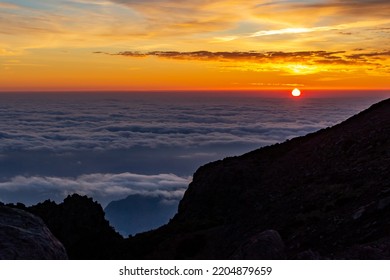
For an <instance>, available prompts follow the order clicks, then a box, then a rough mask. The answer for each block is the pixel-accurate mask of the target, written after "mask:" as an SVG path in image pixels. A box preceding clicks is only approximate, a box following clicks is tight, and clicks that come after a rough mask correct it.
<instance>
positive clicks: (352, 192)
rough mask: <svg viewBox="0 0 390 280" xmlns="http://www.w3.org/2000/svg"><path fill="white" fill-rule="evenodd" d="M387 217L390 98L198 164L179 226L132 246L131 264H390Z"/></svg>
mask: <svg viewBox="0 0 390 280" xmlns="http://www.w3.org/2000/svg"><path fill="white" fill-rule="evenodd" d="M389 214H390V99H388V100H385V101H383V102H380V103H378V104H375V105H373V106H372V107H371V108H369V109H367V110H365V111H364V112H361V113H360V114H358V115H356V116H354V117H352V118H350V119H348V120H347V121H345V122H343V123H341V124H339V125H336V126H334V127H332V128H328V129H323V130H320V131H318V132H316V133H312V134H309V135H307V136H304V137H299V138H295V139H292V140H290V141H287V142H285V143H282V144H276V145H273V146H268V147H264V148H261V149H258V150H255V151H253V152H250V153H247V154H245V155H242V156H239V157H234V158H227V159H224V160H221V161H217V162H213V163H210V164H207V165H205V166H202V167H201V168H199V170H198V171H197V172H196V173H195V175H194V177H193V182H192V183H191V184H190V186H189V188H188V190H187V192H186V193H185V195H184V198H183V199H182V201H181V202H180V205H179V212H178V214H177V215H176V216H175V218H174V219H173V220H172V221H171V222H170V223H169V224H168V225H167V226H165V227H163V228H160V229H158V230H156V231H154V232H150V233H147V234H143V235H140V236H136V237H135V238H133V239H132V240H128V241H127V242H128V248H129V251H128V252H130V251H131V252H132V254H131V253H129V254H128V255H127V256H128V257H132V256H133V257H134V256H135V257H144V258H169V259H171V258H195V259H204V258H206V259H208V258H210V259H226V258H243V259H245V258H249V259H260V258H265V259H283V258H292V259H299V258H304V259H310V258H336V259H342V258H347V259H356V258H357V259H359V258H363V259H370V258H374V259H382V258H384V259H390V215H389ZM139 244H145V245H144V246H142V250H141V249H139V246H140V245H139ZM134 252H137V253H138V254H135V255H134Z"/></svg>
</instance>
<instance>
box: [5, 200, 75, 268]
mask: <svg viewBox="0 0 390 280" xmlns="http://www.w3.org/2000/svg"><path fill="white" fill-rule="evenodd" d="M67 258H68V257H67V254H66V251H65V248H64V246H63V245H62V244H61V243H60V242H59V241H58V240H57V239H56V238H55V237H54V236H53V234H52V233H51V232H50V230H49V229H48V228H47V227H46V225H45V224H44V223H43V221H42V220H41V219H40V218H38V217H36V216H34V215H32V214H30V213H28V212H26V211H23V210H19V209H13V208H9V207H6V206H0V259H3V260H6V259H8V260H11V259H13V260H14V259H20V260H64V259H67Z"/></svg>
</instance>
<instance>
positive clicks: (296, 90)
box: [291, 88, 301, 97]
mask: <svg viewBox="0 0 390 280" xmlns="http://www.w3.org/2000/svg"><path fill="white" fill-rule="evenodd" d="M291 95H292V96H294V97H298V96H300V95H301V91H300V90H299V89H297V88H294V89H293V90H292V92H291Z"/></svg>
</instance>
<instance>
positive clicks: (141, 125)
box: [0, 53, 341, 153]
mask: <svg viewBox="0 0 390 280" xmlns="http://www.w3.org/2000/svg"><path fill="white" fill-rule="evenodd" d="M179 55H180V54H179ZM185 55H186V56H188V54H185ZM213 55H216V54H212V53H211V54H207V56H208V59H210V56H213ZM235 55H236V54H228V55H226V57H229V59H230V58H231V57H234V56H235ZM247 55H249V54H241V55H238V56H239V57H240V58H241V59H243V57H245V56H247ZM273 55H275V56H280V57H283V56H284V55H285V54H272V56H273ZM314 55H317V54H314ZM327 55H331V54H327ZM169 56H172V54H171V53H169ZM175 56H176V54H175ZM190 56H192V54H190ZM196 56H197V57H199V56H200V55H199V54H196ZM218 56H219V55H218ZM263 56H264V55H259V57H260V59H263ZM265 56H266V57H270V56H271V55H270V54H268V55H265ZM287 56H288V55H287ZM296 56H298V55H296ZM300 56H305V57H309V56H311V54H310V53H304V54H300ZM323 57H326V55H323ZM286 59H287V58H286ZM23 98H24V101H23V102H19V101H18V100H19V97H18V96H14V97H12V98H10V99H8V100H7V99H6V98H5V97H3V98H2V104H4V106H7V107H6V108H5V109H4V110H3V111H2V120H3V121H2V122H1V123H0V131H1V133H0V139H1V141H0V151H8V152H12V151H50V152H53V153H57V152H66V151H96V152H98V151H110V150H122V149H129V148H135V147H144V148H153V149H156V148H159V149H160V148H161V149H163V148H164V147H176V148H178V147H181V148H188V147H198V148H200V147H209V146H211V145H251V146H252V145H258V146H263V145H267V144H271V143H275V142H279V141H283V140H284V139H286V138H288V137H291V136H293V135H295V136H297V135H302V134H306V133H308V132H311V131H314V130H316V129H320V128H322V127H325V126H328V125H331V124H332V122H333V121H335V120H340V119H341V117H340V116H337V115H335V116H332V117H327V118H326V119H324V120H323V121H322V122H319V121H318V120H319V119H322V118H321V117H319V116H317V114H314V115H308V116H306V121H305V123H301V122H299V121H297V120H296V118H295V117H299V116H295V115H291V117H290V118H288V117H287V116H286V117H285V116H284V115H285V114H287V115H288V114H291V113H292V114H295V113H294V112H290V111H291V109H292V108H289V107H287V106H286V107H284V111H282V112H281V113H280V115H278V116H277V117H278V118H276V119H275V114H274V113H273V112H274V111H277V110H278V108H280V104H278V102H276V101H273V102H272V101H267V103H266V104H264V101H263V100H262V99H258V100H255V99H245V98H243V99H242V100H237V99H235V98H234V97H233V98H230V99H229V98H225V99H224V101H223V102H221V103H213V102H210V101H209V100H207V97H204V98H202V97H198V99H197V100H198V101H197V102H193V103H191V102H190V103H188V101H187V99H186V97H185V96H182V97H180V96H179V95H178V96H176V97H172V98H174V99H175V100H176V101H175V102H174V103H172V101H171V100H172V99H165V100H164V98H163V95H160V96H154V95H152V96H150V97H143V98H138V97H136V96H135V97H133V96H126V95H123V96H117V97H113V98H111V99H108V98H107V99H106V98H105V97H104V96H102V97H97V98H91V97H87V96H84V97H83V96H82V95H81V96H78V97H77V96H76V97H74V96H73V97H72V96H69V97H66V96H53V97H45V98H43V99H40V98H39V96H36V97H34V96H24V97H23ZM72 98H74V99H73V100H72ZM84 98H88V102H87V103H85V102H86V100H84ZM42 100H45V104H43V103H42V102H43V101H42ZM202 100H203V101H202ZM145 102H146V103H145ZM85 104H90V106H91V107H86V106H85ZM259 108H262V109H261V110H259ZM318 114H321V111H320V110H319V112H318Z"/></svg>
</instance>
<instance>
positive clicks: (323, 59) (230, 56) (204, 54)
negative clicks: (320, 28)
mask: <svg viewBox="0 0 390 280" xmlns="http://www.w3.org/2000/svg"><path fill="white" fill-rule="evenodd" d="M114 55H119V56H126V57H136V58H140V57H148V56H155V57H159V58H168V59H177V60H200V61H218V62H235V61H240V62H251V63H259V64H262V63H280V64H281V63H288V62H294V63H302V62H305V64H307V65H311V64H313V65H314V64H338V65H374V64H375V65H379V64H376V63H375V59H376V58H378V57H379V56H388V52H387V51H384V52H376V53H368V54H352V55H348V54H347V53H346V52H345V51H333V52H328V51H300V52H255V51H249V52H210V51H195V52H177V51H152V52H132V51H124V52H119V53H116V54H114ZM362 57H364V58H365V59H364V60H362V59H361V58H362ZM370 57H371V60H370V59H369V58H370Z"/></svg>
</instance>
